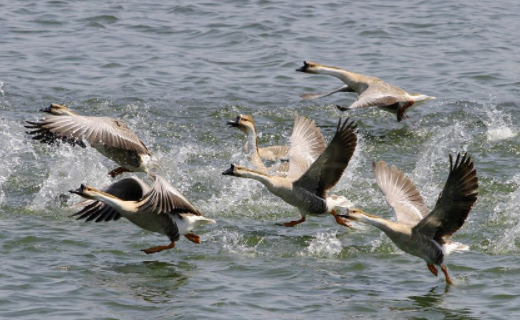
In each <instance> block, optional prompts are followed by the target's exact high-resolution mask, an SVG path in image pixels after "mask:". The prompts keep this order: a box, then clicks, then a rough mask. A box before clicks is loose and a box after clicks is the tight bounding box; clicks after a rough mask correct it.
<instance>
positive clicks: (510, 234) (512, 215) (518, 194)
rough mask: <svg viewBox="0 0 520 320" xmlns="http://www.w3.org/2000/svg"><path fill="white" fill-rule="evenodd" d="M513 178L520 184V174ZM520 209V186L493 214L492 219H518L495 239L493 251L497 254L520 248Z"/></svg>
mask: <svg viewBox="0 0 520 320" xmlns="http://www.w3.org/2000/svg"><path fill="white" fill-rule="evenodd" d="M512 180H513V181H514V182H516V183H517V184H520V175H516V176H514V177H513V179H512ZM519 211H520V186H519V187H518V188H517V189H516V190H515V191H514V192H513V193H511V194H510V195H509V200H508V201H507V202H506V203H505V204H503V203H499V204H498V205H497V206H496V207H495V209H494V212H493V214H492V215H491V219H492V220H497V219H507V220H508V221H509V220H513V221H516V224H515V225H514V226H513V227H512V228H511V229H509V230H506V231H505V232H503V233H501V234H503V236H501V237H499V238H498V240H496V241H495V244H494V245H493V247H492V250H493V252H495V253H497V254H504V253H508V252H515V251H517V250H518V248H517V246H516V241H515V240H516V238H517V237H518V235H519V234H520V221H519V219H518V216H517V213H518V212H519Z"/></svg>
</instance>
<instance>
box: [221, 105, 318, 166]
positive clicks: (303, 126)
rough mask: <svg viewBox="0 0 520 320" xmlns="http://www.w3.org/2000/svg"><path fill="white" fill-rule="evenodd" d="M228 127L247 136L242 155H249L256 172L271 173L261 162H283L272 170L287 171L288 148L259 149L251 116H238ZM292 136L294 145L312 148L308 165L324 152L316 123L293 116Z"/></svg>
mask: <svg viewBox="0 0 520 320" xmlns="http://www.w3.org/2000/svg"><path fill="white" fill-rule="evenodd" d="M228 125H229V126H231V127H236V128H238V129H240V130H241V131H242V132H244V133H245V134H246V135H247V138H246V140H245V142H244V153H245V154H247V155H249V159H250V161H251V163H252V164H253V166H254V167H255V169H256V170H259V171H262V172H268V171H273V170H271V169H272V168H267V167H266V166H265V165H264V163H263V161H262V160H267V161H279V160H280V161H283V162H282V164H281V165H280V166H278V167H277V168H276V170H274V171H275V172H280V173H281V172H286V171H288V170H289V165H288V160H289V159H288V157H289V149H290V146H271V147H266V148H259V147H258V139H257V134H256V126H255V123H254V121H253V117H252V116H249V115H238V116H237V117H236V119H235V120H234V121H228ZM292 136H293V138H292V139H294V141H295V142H294V143H299V144H301V143H305V145H309V146H312V148H311V149H309V150H310V152H311V153H310V154H307V157H306V161H307V163H308V165H310V164H311V163H312V162H314V160H316V159H317V158H318V156H319V155H320V154H321V153H322V152H323V150H325V147H326V143H325V139H324V138H323V134H322V133H321V131H320V129H319V128H318V127H317V126H316V122H315V121H313V120H311V119H309V118H306V117H300V116H298V115H297V114H295V116H294V126H293V133H292ZM302 139H305V141H304V142H300V141H301V140H302ZM300 158H301V157H300Z"/></svg>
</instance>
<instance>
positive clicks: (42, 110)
mask: <svg viewBox="0 0 520 320" xmlns="http://www.w3.org/2000/svg"><path fill="white" fill-rule="evenodd" d="M40 111H41V112H47V113H51V107H47V108H42V109H40Z"/></svg>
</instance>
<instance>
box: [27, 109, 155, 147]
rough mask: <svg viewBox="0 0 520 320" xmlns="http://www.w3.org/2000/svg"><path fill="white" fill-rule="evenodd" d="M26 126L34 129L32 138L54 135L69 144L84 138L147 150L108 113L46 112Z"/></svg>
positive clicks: (48, 138) (79, 142) (42, 138)
mask: <svg viewBox="0 0 520 320" xmlns="http://www.w3.org/2000/svg"><path fill="white" fill-rule="evenodd" d="M28 124H29V125H30V126H27V128H31V129H37V130H34V131H32V132H28V133H29V134H33V135H34V137H33V139H36V140H40V141H41V142H45V143H49V142H52V141H50V140H52V139H51V137H53V136H55V137H57V138H59V139H61V140H63V141H65V142H69V143H71V144H81V141H82V140H83V139H84V140H86V141H88V142H89V143H90V144H91V145H92V144H102V145H106V146H109V147H114V148H120V149H125V150H129V151H136V152H138V153H140V154H147V153H149V151H148V148H147V147H146V146H145V144H144V143H143V142H142V141H141V140H140V139H139V137H137V136H136V135H135V133H133V132H132V130H130V128H128V126H127V125H126V124H124V123H122V122H121V121H119V120H116V119H113V118H109V117H85V116H78V115H74V116H56V115H48V116H46V117H45V118H44V119H43V120H41V121H39V122H30V121H28Z"/></svg>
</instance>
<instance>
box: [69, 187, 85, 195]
mask: <svg viewBox="0 0 520 320" xmlns="http://www.w3.org/2000/svg"><path fill="white" fill-rule="evenodd" d="M84 189H85V185H84V184H81V186H80V187H79V188H78V189H76V190H69V192H70V193H74V194H77V195H80V196H81V195H83V190H84Z"/></svg>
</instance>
